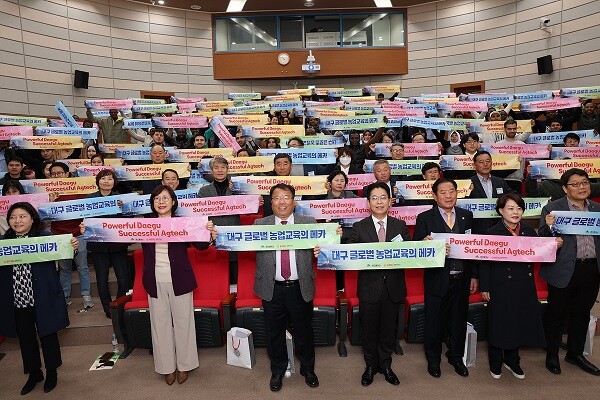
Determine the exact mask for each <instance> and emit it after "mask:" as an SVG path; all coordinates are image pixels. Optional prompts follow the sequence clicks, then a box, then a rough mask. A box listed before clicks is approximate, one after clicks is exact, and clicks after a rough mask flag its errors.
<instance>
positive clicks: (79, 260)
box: [58, 236, 90, 297]
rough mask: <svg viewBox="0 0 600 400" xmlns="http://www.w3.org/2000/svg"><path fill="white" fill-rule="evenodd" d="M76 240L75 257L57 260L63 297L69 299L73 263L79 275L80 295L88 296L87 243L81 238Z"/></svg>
mask: <svg viewBox="0 0 600 400" xmlns="http://www.w3.org/2000/svg"><path fill="white" fill-rule="evenodd" d="M77 240H78V241H79V249H78V251H77V254H76V255H75V257H74V258H73V259H72V260H71V259H69V260H58V268H59V270H60V284H61V286H62V289H63V293H64V295H65V297H71V267H72V265H73V261H75V266H76V267H77V273H78V274H79V285H80V286H81V295H82V296H89V295H90V269H89V268H88V262H87V256H88V254H87V243H86V242H85V240H83V239H82V238H81V236H79V237H77Z"/></svg>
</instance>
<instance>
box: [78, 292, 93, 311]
mask: <svg viewBox="0 0 600 400" xmlns="http://www.w3.org/2000/svg"><path fill="white" fill-rule="evenodd" d="M81 299H82V300H83V308H92V307H94V302H93V301H92V296H89V295H88V296H81Z"/></svg>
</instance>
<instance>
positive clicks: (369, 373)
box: [360, 367, 377, 386]
mask: <svg viewBox="0 0 600 400" xmlns="http://www.w3.org/2000/svg"><path fill="white" fill-rule="evenodd" d="M376 373H377V371H376V370H375V368H373V367H367V368H365V372H363V374H362V378H361V379H360V384H361V385H363V386H369V385H370V384H371V383H373V378H374V377H375V374H376Z"/></svg>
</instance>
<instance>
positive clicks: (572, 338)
mask: <svg viewBox="0 0 600 400" xmlns="http://www.w3.org/2000/svg"><path fill="white" fill-rule="evenodd" d="M560 181H561V183H562V187H563V190H564V191H565V193H566V194H567V195H566V196H565V197H563V198H560V199H558V200H556V201H553V202H552V203H550V204H548V205H546V206H545V207H544V208H543V209H542V216H541V218H540V230H539V235H540V236H558V237H560V238H562V240H563V245H562V246H561V248H560V249H559V250H558V253H557V254H556V261H555V262H553V263H546V264H542V268H541V270H540V276H541V277H542V278H544V279H545V280H546V282H548V308H547V309H546V312H545V313H544V328H545V331H546V343H547V344H548V347H547V349H546V368H547V369H548V371H550V372H552V373H554V374H560V372H561V370H560V363H559V360H558V349H559V344H560V340H561V336H562V332H563V328H564V322H565V319H566V317H567V314H569V320H568V334H569V339H568V341H567V355H566V356H565V361H566V362H568V363H570V364H574V365H577V366H578V367H579V368H581V369H582V370H584V371H585V372H588V373H590V374H592V375H599V376H600V369H598V368H597V367H596V366H595V365H594V364H592V363H591V362H589V361H588V360H586V358H585V357H584V356H583V348H584V345H585V339H586V334H587V330H588V325H589V321H590V310H591V309H592V307H593V305H594V302H595V301H596V296H597V295H598V288H599V287H600V261H599V260H598V256H600V254H599V252H600V236H591V235H567V234H558V233H556V230H555V229H553V225H554V222H555V216H554V215H553V213H552V212H553V211H590V212H599V211H600V204H598V203H596V202H594V201H590V200H588V198H589V197H590V181H589V177H588V174H587V172H585V171H584V170H582V169H579V168H572V169H570V170H568V171H566V172H565V173H564V174H563V175H562V176H561V177H560Z"/></svg>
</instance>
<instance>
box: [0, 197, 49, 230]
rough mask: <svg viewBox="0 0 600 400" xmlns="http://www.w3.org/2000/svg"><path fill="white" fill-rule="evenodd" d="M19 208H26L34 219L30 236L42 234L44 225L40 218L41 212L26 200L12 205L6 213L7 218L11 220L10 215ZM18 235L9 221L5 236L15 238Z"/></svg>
mask: <svg viewBox="0 0 600 400" xmlns="http://www.w3.org/2000/svg"><path fill="white" fill-rule="evenodd" d="M17 208H20V209H23V210H25V211H26V212H27V214H29V216H30V217H31V219H33V224H32V225H31V230H30V231H29V236H38V235H39V234H40V230H41V225H42V224H41V220H40V214H38V212H37V210H36V209H35V207H34V206H32V205H31V204H30V203H27V202H25V201H20V202H18V203H14V204H13V205H12V206H10V208H9V209H8V212H7V213H6V220H7V221H10V216H11V215H12V213H13V212H14V211H15V210H16V209H17ZM16 237H17V234H16V232H15V231H14V230H13V228H12V227H10V223H9V227H8V229H7V230H6V233H5V234H4V238H6V239H14V238H16Z"/></svg>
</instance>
